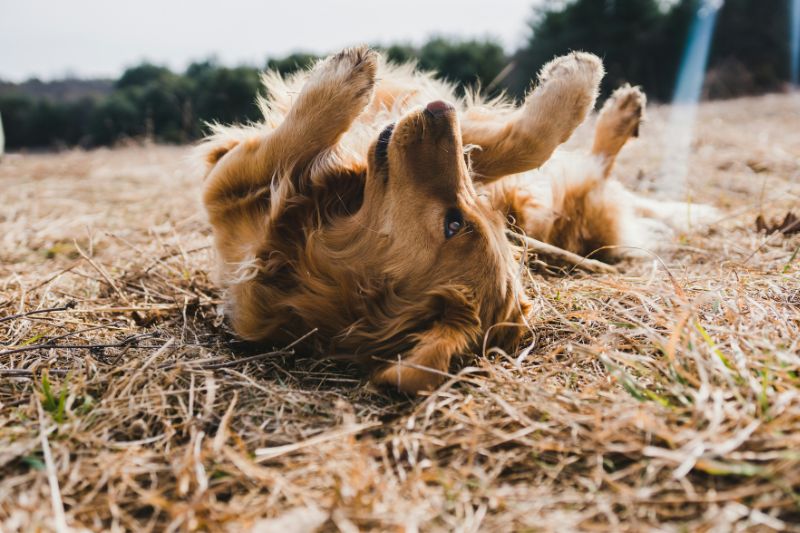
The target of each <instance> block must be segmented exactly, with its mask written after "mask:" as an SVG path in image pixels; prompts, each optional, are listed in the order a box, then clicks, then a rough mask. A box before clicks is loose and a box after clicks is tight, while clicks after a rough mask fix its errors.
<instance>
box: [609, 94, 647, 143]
mask: <svg viewBox="0 0 800 533" xmlns="http://www.w3.org/2000/svg"><path fill="white" fill-rule="evenodd" d="M646 105H647V97H646V96H645V94H644V93H643V92H642V90H641V88H639V87H631V86H630V85H629V84H625V85H623V86H622V87H619V88H618V89H617V90H616V91H614V93H613V94H612V95H611V96H610V97H609V99H608V100H606V103H605V104H604V105H603V109H602V110H600V117H599V119H598V122H599V123H603V124H607V125H608V126H609V127H611V128H613V131H616V132H619V133H626V134H629V133H630V134H632V135H633V136H634V137H637V136H638V133H639V132H638V130H639V124H640V123H641V121H642V120H643V119H644V108H645V106H646Z"/></svg>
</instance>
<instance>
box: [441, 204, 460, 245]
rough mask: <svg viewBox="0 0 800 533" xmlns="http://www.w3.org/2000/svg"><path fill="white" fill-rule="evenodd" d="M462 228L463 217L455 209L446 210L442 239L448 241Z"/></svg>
mask: <svg viewBox="0 0 800 533" xmlns="http://www.w3.org/2000/svg"><path fill="white" fill-rule="evenodd" d="M463 227H464V216H463V215H462V214H461V211H459V210H458V209H456V208H452V209H448V210H447V214H445V216H444V238H445V239H449V238H450V237H452V236H453V235H455V234H456V233H458V232H459V231H461V229H462V228H463Z"/></svg>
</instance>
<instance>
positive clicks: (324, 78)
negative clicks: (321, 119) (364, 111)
mask: <svg viewBox="0 0 800 533" xmlns="http://www.w3.org/2000/svg"><path fill="white" fill-rule="evenodd" d="M377 71H378V54H377V53H376V52H375V51H374V50H372V49H370V48H369V47H367V46H359V47H355V48H346V49H344V50H342V51H341V52H339V53H338V54H335V55H332V56H330V57H328V58H327V59H325V60H324V61H323V62H322V63H321V64H319V66H318V67H317V68H316V69H315V71H314V73H313V75H312V77H311V79H310V80H309V84H310V86H309V87H308V89H310V90H312V91H314V90H320V91H321V94H320V95H319V96H320V98H328V99H329V100H327V101H320V102H318V104H319V105H326V104H327V105H337V106H338V105H343V104H346V102H345V100H346V101H352V102H353V104H354V105H355V106H358V107H361V108H363V107H364V106H366V105H367V103H369V101H370V99H371V98H372V92H373V90H374V88H375V75H376V73H377Z"/></svg>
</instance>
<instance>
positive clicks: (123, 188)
mask: <svg viewBox="0 0 800 533" xmlns="http://www.w3.org/2000/svg"><path fill="white" fill-rule="evenodd" d="M665 116H666V109H663V108H662V109H654V110H653V111H652V112H651V113H650V118H651V120H650V122H649V123H648V124H647V126H646V127H645V129H644V130H643V136H642V139H641V140H640V141H637V142H635V143H634V144H632V145H631V146H630V147H628V148H626V150H625V151H624V152H623V156H622V157H621V160H620V162H619V168H618V169H617V175H619V176H623V177H628V178H630V179H626V182H627V183H628V184H629V185H630V186H632V187H634V188H637V189H640V190H647V188H648V184H649V183H651V182H652V181H653V179H652V178H653V175H652V173H653V172H654V171H655V170H656V169H658V168H660V159H661V156H662V154H660V152H659V135H660V133H661V132H662V131H663V125H664V117H665ZM798 123H800V102H799V101H798V98H797V97H792V96H788V95H785V96H769V97H763V98H758V99H747V100H739V101H731V102H722V103H714V104H706V105H705V106H704V107H703V109H702V110H701V122H700V131H699V137H698V139H699V140H698V141H697V142H696V143H695V155H694V157H693V159H692V161H691V163H692V166H691V168H692V179H691V183H692V184H693V195H694V199H695V200H698V201H712V202H714V203H715V204H717V205H718V206H721V207H722V208H723V209H724V210H725V211H726V212H727V213H728V214H729V215H728V216H727V217H726V218H725V220H722V221H720V222H719V223H718V224H715V225H714V226H713V227H712V228H711V229H710V230H708V231H706V230H702V231H695V232H692V233H690V234H687V235H682V236H680V238H679V239H678V240H676V242H675V243H674V247H673V248H674V249H672V250H670V251H668V252H667V253H664V254H662V255H661V257H660V258H659V260H656V259H654V260H653V261H645V262H641V263H636V264H633V263H631V264H623V265H620V266H619V271H620V273H619V274H598V275H589V274H582V273H580V272H579V271H574V272H573V273H572V274H570V275H569V276H548V277H542V275H540V274H532V275H531V276H530V279H529V281H528V283H529V286H530V290H531V293H532V294H533V295H536V298H535V306H536V309H535V313H534V317H535V319H534V322H533V323H532V324H531V326H532V328H533V331H534V336H533V338H532V339H531V342H532V349H530V350H529V351H526V352H524V353H521V354H504V353H497V352H491V353H488V354H486V356H485V357H469V358H466V359H465V361H463V366H461V367H460V370H459V371H458V373H457V374H456V375H454V376H453V377H452V379H451V380H450V381H449V382H448V383H447V384H446V385H445V386H443V387H442V388H440V389H439V390H438V391H436V392H435V393H433V394H431V395H430V396H428V397H425V398H422V399H418V400H408V399H405V398H399V397H396V396H391V395H387V394H385V393H382V392H380V391H375V390H372V389H370V388H369V387H368V386H366V385H365V383H364V381H363V379H362V377H361V376H359V374H358V373H356V372H355V371H354V369H352V368H349V367H347V366H343V364H342V363H338V362H333V361H319V360H314V359H312V358H310V357H308V355H309V354H305V353H302V352H297V349H296V347H294V346H288V347H286V346H275V347H253V346H249V345H247V344H245V343H242V342H239V341H237V340H236V339H235V338H234V337H233V336H232V335H231V334H230V332H229V331H228V329H227V326H226V324H225V323H224V321H223V318H222V313H221V310H220V303H221V302H220V295H219V293H218V292H217V290H216V289H215V287H214V286H213V284H212V283H211V281H210V280H209V277H208V272H209V270H210V269H211V267H212V265H213V257H212V255H211V250H210V248H209V230H208V227H207V225H206V224H205V222H204V217H203V214H202V211H201V209H200V207H199V204H198V201H197V197H198V190H199V183H198V182H197V180H196V177H195V176H193V175H192V174H191V173H189V172H188V171H187V170H186V168H187V167H186V165H185V164H184V162H183V160H182V158H183V157H184V156H185V155H186V153H187V150H186V149H184V148H177V147H161V146H145V147H128V148H122V149H117V150H111V151H109V150H97V151H94V152H88V153H87V152H80V151H71V152H66V153H62V154H39V155H19V154H8V155H6V157H5V158H4V159H3V161H2V163H1V164H0V205H2V206H3V208H2V212H0V342H1V343H2V346H0V529H2V530H4V531H15V530H36V529H46V530H57V529H63V528H64V527H72V528H86V529H91V530H120V529H131V530H137V531H153V530H158V531H160V530H175V529H181V530H183V529H211V530H218V529H227V530H231V531H238V530H241V529H247V528H250V527H254V530H256V531H270V530H274V528H275V527H278V526H277V525H280V526H279V527H281V529H282V530H284V531H294V530H297V531H303V530H314V529H316V528H322V530H337V529H338V530H344V531H354V530H356V528H360V529H372V530H403V529H406V530H408V531H414V530H415V528H419V529H421V530H426V531H444V530H452V529H459V530H464V531H474V530H478V529H481V530H510V529H536V530H559V531H564V530H574V529H583V530H595V529H601V530H602V529H606V530H608V529H610V530H631V531H632V530H643V529H648V528H661V529H664V530H678V529H692V530H694V529H711V528H720V529H721V530H727V529H732V528H748V527H750V528H755V529H759V528H760V529H768V528H775V529H781V528H787V529H792V528H794V530H798V527H797V523H798V521H800V494H799V491H800V377H798V372H800V275H798V272H800V267H799V266H798V263H800V259H798V257H797V255H798V254H797V250H798V248H799V247H800V235H797V234H789V235H784V234H782V233H780V232H776V233H773V234H772V235H767V234H764V233H758V232H756V230H755V225H754V221H755V217H756V215H758V214H763V215H764V216H765V218H766V219H767V220H771V219H773V218H778V217H782V216H783V215H784V214H785V213H787V212H788V211H790V210H791V208H792V207H794V208H795V210H796V206H797V203H798V199H799V198H800V184H798V181H799V180H798V176H800V131H798V130H797V128H796V125H797V124H798ZM588 131H589V129H588V128H584V129H583V130H582V131H581V132H580V134H579V136H578V138H579V139H584V140H585V139H586V136H587V133H588ZM576 142H577V141H576ZM637 176H639V177H638V178H637ZM661 261H663V263H662V262H661ZM309 334H310V335H312V336H313V334H314V333H313V332H310V333H309ZM40 409H41V417H40V416H39V413H40ZM48 450H49V451H48ZM62 510H63V515H62V514H61V512H62ZM64 522H66V526H65V525H64Z"/></svg>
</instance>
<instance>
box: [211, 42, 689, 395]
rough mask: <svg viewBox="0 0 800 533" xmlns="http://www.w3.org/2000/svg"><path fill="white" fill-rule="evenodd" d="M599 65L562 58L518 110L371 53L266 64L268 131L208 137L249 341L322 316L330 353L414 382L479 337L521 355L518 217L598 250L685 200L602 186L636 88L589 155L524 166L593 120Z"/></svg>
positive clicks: (438, 374) (227, 267)
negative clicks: (297, 67) (285, 68)
mask: <svg viewBox="0 0 800 533" xmlns="http://www.w3.org/2000/svg"><path fill="white" fill-rule="evenodd" d="M602 75H603V68H602V64H601V62H600V60H599V59H598V58H597V57H595V56H593V55H590V54H583V53H573V54H570V55H568V56H565V57H561V58H557V59H555V60H553V61H552V62H550V63H549V64H548V65H546V66H545V67H544V68H543V69H542V72H541V73H540V75H539V83H538V85H537V86H536V87H535V88H534V89H533V90H532V91H531V93H530V94H529V95H528V96H527V98H526V99H525V102H524V103H523V105H521V106H519V107H516V106H514V105H513V104H511V103H509V102H507V101H504V100H495V101H490V102H486V101H483V100H481V99H480V98H479V97H477V96H475V95H469V96H467V97H465V98H458V97H456V95H455V93H454V90H453V87H452V86H450V85H448V84H447V83H444V82H441V81H438V80H436V79H434V78H433V77H432V76H431V75H430V74H426V73H421V72H418V71H416V70H415V69H414V67H413V66H412V65H401V66H397V65H389V64H386V63H385V62H383V61H382V60H381V58H380V57H379V56H378V55H377V54H376V53H375V52H373V51H371V50H369V49H367V48H355V49H348V50H345V51H343V52H341V53H339V54H337V55H335V56H332V57H330V58H328V59H326V60H324V61H322V62H320V63H319V64H317V65H316V66H315V67H314V68H313V69H312V70H311V71H309V72H303V73H299V74H297V75H294V76H292V77H290V78H288V79H283V78H281V77H280V76H279V75H278V74H276V73H268V74H266V75H265V77H264V83H265V85H266V89H267V94H268V95H269V99H268V100H262V101H261V102H260V105H261V109H262V111H263V113H264V121H263V123H261V124H257V125H251V126H244V127H216V128H215V132H214V134H213V135H212V136H211V137H210V138H209V139H208V140H207V141H206V142H205V143H204V144H203V145H202V146H201V147H200V150H201V152H202V158H203V160H204V161H205V162H206V180H205V188H204V193H203V201H204V203H205V206H206V209H207V211H208V215H209V220H210V222H211V225H212V227H213V229H214V236H215V242H216V248H217V252H218V256H219V262H220V263H219V276H220V282H221V284H222V285H223V286H224V287H225V288H226V290H227V292H228V298H229V310H230V318H231V322H232V324H233V327H234V329H235V331H236V332H237V334H239V335H240V336H242V337H243V338H245V339H249V340H253V341H268V340H269V341H284V340H287V339H292V338H295V337H296V336H298V335H301V334H304V333H306V332H308V331H309V330H311V329H314V328H316V329H317V330H318V333H317V335H316V338H317V339H319V340H322V341H323V342H324V343H325V349H326V351H327V352H328V353H330V354H339V355H346V356H351V357H353V358H355V359H356V360H358V361H360V362H362V363H364V364H365V365H366V366H367V367H368V368H369V369H370V371H371V375H372V380H373V382H374V383H376V384H379V385H389V386H393V387H396V388H397V389H399V390H401V391H405V392H410V393H413V392H417V391H420V390H425V389H430V388H432V387H434V386H436V385H437V384H438V383H440V382H441V381H442V379H443V376H445V375H446V372H447V370H448V368H449V366H450V361H451V358H452V357H453V356H454V355H457V354H459V353H464V352H466V351H468V350H470V349H474V348H476V347H477V346H478V344H479V343H480V341H481V340H482V339H484V337H485V336H488V340H489V341H490V342H492V343H494V344H495V345H498V346H501V347H503V348H506V349H513V347H514V346H515V343H517V342H518V341H519V339H520V338H521V336H522V335H523V334H524V332H525V330H524V327H523V323H524V317H525V316H526V314H527V313H528V311H529V308H530V304H529V301H528V298H527V296H526V294H525V291H524V290H523V286H522V283H521V273H520V264H521V263H520V257H519V253H518V250H516V249H515V248H514V247H513V246H512V245H511V244H510V243H509V241H508V240H507V239H506V236H505V231H506V228H507V227H508V226H509V225H510V226H511V227H514V228H517V229H519V230H522V231H524V232H526V233H528V234H530V235H532V236H534V237H536V238H539V239H541V240H545V241H547V242H550V243H553V244H556V245H558V246H561V247H564V248H566V249H569V250H571V251H575V252H578V253H582V254H588V253H591V252H592V251H594V250H596V249H600V248H603V247H607V246H612V247H613V246H615V245H628V244H638V243H637V242H636V237H635V236H634V235H633V233H634V232H632V231H630V229H631V228H633V227H634V226H638V224H637V221H636V220H635V217H637V216H642V215H645V214H646V215H648V216H651V217H655V218H660V219H664V220H666V221H667V222H669V220H670V217H671V216H672V214H673V212H674V211H675V209H677V207H674V206H669V205H667V207H665V208H662V207H661V206H662V204H657V203H654V202H649V203H648V202H646V201H644V200H641V202H640V199H638V198H637V197H635V196H634V195H633V194H631V193H630V192H628V191H626V190H624V189H623V188H622V187H621V186H620V185H619V184H618V183H617V182H614V181H612V180H609V179H608V175H609V172H610V170H611V167H612V165H613V161H614V158H615V156H616V155H617V153H618V152H619V150H620V149H621V148H622V145H623V144H624V143H625V141H626V140H627V139H628V137H630V136H631V135H635V134H636V133H637V132H638V125H639V121H640V119H641V115H642V110H643V106H644V96H643V95H642V94H641V92H640V91H639V90H638V89H635V88H630V87H624V88H622V89H620V90H619V91H618V92H617V93H615V96H614V97H613V98H612V99H610V100H609V102H608V103H607V104H606V106H605V107H604V109H603V111H602V112H601V116H600V118H599V122H598V126H597V130H596V137H595V141H594V146H593V148H592V151H591V152H590V153H588V154H578V155H575V156H574V157H571V158H570V159H569V160H567V162H562V163H559V162H558V161H554V162H552V163H550V164H548V165H546V166H545V169H542V170H540V171H537V172H536V173H534V174H532V171H534V169H537V168H538V167H540V166H541V165H542V164H543V163H545V162H546V161H547V160H548V159H549V158H550V157H551V156H552V155H553V152H554V151H555V150H556V148H557V147H558V146H559V145H560V144H561V143H563V142H564V141H565V140H567V139H568V138H569V136H570V135H571V134H572V132H573V131H574V129H575V128H576V127H577V126H578V125H579V124H580V123H581V122H582V121H583V120H584V119H585V117H586V115H587V114H588V113H589V111H590V110H591V108H592V107H593V106H594V102H595V99H596V97H597V89H598V85H599V83H600V80H601V77H602ZM431 102H432V103H431ZM445 102H452V105H450V104H446V103H445ZM426 106H427V107H426ZM391 123H396V125H395V126H394V129H393V130H388V129H385V128H386V126H387V125H388V124H391ZM548 168H549V170H548ZM639 204H641V205H639ZM663 205H666V204H663ZM676 205H677V204H676ZM659 209H661V211H659ZM645 211H646V212H645ZM673 218H675V217H673ZM662 225H663V224H662ZM448 228H450V229H453V228H455V231H452V233H453V234H452V236H449V237H448V231H450V230H448ZM613 250H614V249H613V248H612V249H607V251H606V257H613V255H614V253H613Z"/></svg>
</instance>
